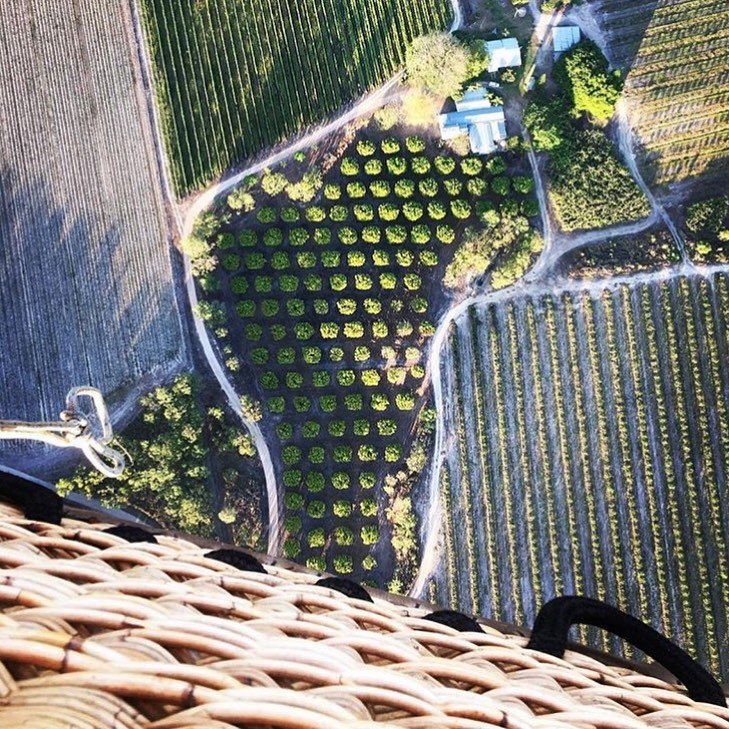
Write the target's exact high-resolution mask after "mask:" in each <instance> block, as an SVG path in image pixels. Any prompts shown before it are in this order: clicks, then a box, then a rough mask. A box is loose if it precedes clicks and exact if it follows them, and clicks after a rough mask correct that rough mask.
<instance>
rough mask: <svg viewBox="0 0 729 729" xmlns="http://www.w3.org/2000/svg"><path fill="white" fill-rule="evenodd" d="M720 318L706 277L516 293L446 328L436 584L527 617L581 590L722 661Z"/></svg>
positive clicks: (726, 406)
mask: <svg viewBox="0 0 729 729" xmlns="http://www.w3.org/2000/svg"><path fill="white" fill-rule="evenodd" d="M537 321H539V324H537ZM728 325H729V285H728V284H727V279H726V277H725V276H723V275H717V276H715V277H713V278H711V279H708V280H707V279H703V278H699V277H696V278H692V279H686V278H674V279H670V280H669V281H668V282H664V283H653V284H640V285H636V286H632V287H630V286H627V285H626V286H621V287H619V288H616V289H609V290H606V291H605V292H604V293H603V294H602V295H601V296H599V297H594V296H593V295H591V294H588V293H569V292H568V293H565V294H562V295H560V296H553V295H549V296H542V297H539V298H536V299H535V298H530V297H523V298H520V299H516V300H513V301H510V302H505V303H500V304H491V305H489V306H487V307H485V308H483V309H479V310H477V311H475V312H473V313H472V314H471V320H470V322H468V323H467V325H464V324H461V325H459V327H458V328H457V329H456V330H454V338H453V339H452V343H451V350H450V352H451V357H452V358H453V368H452V372H453V375H452V383H451V384H450V385H449V387H452V388H453V391H454V395H455V423H456V425H457V432H458V436H459V438H458V442H457V443H456V444H455V446H454V448H455V453H452V454H451V455H450V456H449V464H450V469H449V470H448V472H447V476H446V477H444V487H445V488H446V491H445V502H446V504H447V506H448V509H447V512H446V519H447V522H448V523H447V524H446V526H445V534H446V537H447V538H446V550H445V555H444V560H445V562H446V563H447V564H449V565H450V568H449V570H448V571H447V574H446V575H445V578H444V581H443V582H441V584H440V585H439V591H440V594H441V595H445V594H448V595H450V596H452V597H457V599H458V603H457V604H458V605H459V606H460V608H461V609H463V610H476V611H479V612H483V611H485V610H488V611H489V614H492V615H495V616H497V617H499V618H500V619H504V620H524V621H526V622H529V621H530V620H532V619H533V617H534V612H535V610H536V607H537V606H538V605H539V604H540V603H541V602H542V601H543V600H545V599H549V598H550V597H552V596H553V595H555V594H560V593H563V592H587V593H589V594H591V595H594V596H595V597H598V598H602V599H607V600H608V601H611V602H614V603H617V604H621V605H625V606H627V607H628V608H629V609H630V611H631V612H632V613H634V614H636V615H640V616H641V617H642V618H643V619H646V620H648V621H649V622H651V623H652V624H654V625H656V626H658V627H660V629H661V630H663V631H664V632H665V633H666V634H668V635H670V636H673V637H675V638H676V639H677V640H679V641H681V642H682V643H683V644H684V645H686V646H687V647H689V648H690V649H691V650H692V652H693V653H694V654H696V655H698V656H700V657H701V659H702V660H703V661H705V662H706V663H707V664H710V665H712V667H713V668H714V670H717V671H722V672H724V673H725V674H726V673H727V672H729V662H728V661H727V660H726V658H725V657H722V656H721V655H720V652H719V651H717V650H716V645H717V641H718V640H719V638H718V636H720V635H722V634H723V631H724V630H725V629H726V625H727V622H728V621H729V615H728V614H727V611H726V609H725V607H720V602H721V598H720V593H721V585H722V584H724V581H725V580H726V578H727V570H729V564H728V563H727V557H726V553H727V530H726V524H727V523H729V522H727V512H726V509H725V506H724V502H723V499H725V497H726V491H727V486H728V484H727V480H726V478H725V473H726V471H725V469H726V467H727V466H728V465H729V403H728V402H727V399H726V394H725V393H726V392H727V391H728V390H727V388H728V386H729V380H728V379H727V377H728V376H727V374H726V372H724V371H723V369H722V367H721V362H722V357H723V356H725V355H726V348H727V345H726V338H725V337H726V333H727V331H728V329H727V326H728ZM474 355H475V356H474ZM475 484H478V485H479V488H477V489H476V488H475V486H474V485H475ZM657 586H659V587H657ZM582 637H583V638H584V639H587V640H589V641H590V642H596V641H600V640H604V638H599V637H598V635H597V634H596V633H595V632H594V631H589V630H588V631H583V634H582ZM598 644H601V643H599V642H598ZM601 645H603V646H605V644H604V643H602V644H601ZM617 648H618V646H617V645H612V646H611V649H613V650H614V649H617Z"/></svg>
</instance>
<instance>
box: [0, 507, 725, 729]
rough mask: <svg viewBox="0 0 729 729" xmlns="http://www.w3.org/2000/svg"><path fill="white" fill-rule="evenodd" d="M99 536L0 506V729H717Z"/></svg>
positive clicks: (638, 684) (181, 557)
mask: <svg viewBox="0 0 729 729" xmlns="http://www.w3.org/2000/svg"><path fill="white" fill-rule="evenodd" d="M105 526H108V525H100V524H89V523H86V522H81V521H72V520H68V519H67V520H64V521H63V523H62V525H61V526H54V525H50V524H45V523H42V522H32V521H26V520H25V519H24V518H23V517H22V514H21V513H20V512H18V511H15V510H14V509H13V508H11V507H7V506H0V600H1V603H0V604H1V605H2V612H1V613H0V729H6V728H9V727H20V726H23V727H26V726H27V727H40V728H43V729H45V728H48V729H57V728H60V727H64V728H67V727H74V728H75V727H83V728H84V729H86V728H89V729H91V728H94V729H95V728H96V727H99V728H102V727H103V728H104V729H107V728H108V727H125V728H130V729H131V728H132V727H134V728H136V727H147V728H149V729H183V728H185V729H187V728H190V729H192V728H193V727H194V728H196V729H199V728H202V727H206V728H210V729H223V728H224V727H225V728H227V727H241V726H276V727H312V728H314V727H315V728H316V729H320V728H325V727H335V726H351V727H366V726H371V725H374V723H377V724H378V726H381V725H382V724H383V723H384V724H385V725H387V724H389V725H393V726H400V727H436V728H437V727H463V728H464V729H466V728H467V727H482V726H492V725H493V726H501V727H513V728H514V729H519V728H521V727H524V728H526V727H543V728H544V729H552V728H553V727H554V728H555V729H556V727H567V726H570V727H574V726H579V727H604V728H605V729H608V728H613V727H615V728H618V727H625V728H626V729H628V728H631V727H636V728H637V727H643V726H647V725H649V726H653V727H661V728H662V729H669V728H670V729H673V727H675V728H676V729H678V728H679V727H687V726H695V727H717V729H719V728H721V729H729V711H728V710H726V709H723V708H720V707H717V706H713V705H709V704H701V703H695V702H693V701H692V700H690V699H689V698H688V697H687V696H686V695H685V692H683V691H682V690H681V689H680V688H679V687H677V686H675V685H672V684H668V683H664V682H662V681H660V680H658V679H656V678H653V677H650V676H648V675H645V674H642V673H639V672H634V671H631V670H629V669H626V668H615V667H610V666H607V665H605V664H603V663H600V662H599V661H597V660H595V659H593V658H591V657H588V656H586V655H583V654H582V653H578V652H568V653H567V654H566V655H565V658H564V659H557V658H554V657H552V656H549V655H546V654H543V653H539V652H536V651H531V650H527V649H526V648H525V645H526V639H525V638H523V637H520V636H518V635H507V634H504V633H503V632H500V631H499V630H497V629H495V628H494V627H492V626H488V625H483V626H482V627H483V630H484V631H485V632H483V633H477V632H469V633H464V632H457V631H456V630H454V629H452V628H449V627H447V626H445V625H441V624H438V623H435V622H432V621H428V620H424V619H423V616H424V615H425V614H426V613H427V612H428V611H427V610H424V609H418V608H415V607H407V606H403V605H399V604H393V603H391V602H390V601H387V600H384V599H381V598H379V597H377V596H375V597H374V602H369V601H365V600H360V599H356V598H351V597H346V596H345V595H343V594H341V593H340V592H336V591H332V590H331V589H329V588H326V587H322V586H317V585H315V584H314V583H315V582H316V580H317V579H318V578H317V576H316V575H313V574H308V573H305V572H292V571H289V570H287V569H283V568H281V567H279V566H274V565H266V566H265V568H266V573H265V574H264V573H260V572H246V571H242V570H239V569H236V568H235V567H232V566H230V565H228V564H225V563H223V562H220V561H217V560H213V559H209V558H206V557H205V553H206V551H207V550H206V549H204V548H201V547H200V546H198V545H196V544H194V543H192V542H189V541H186V540H183V539H179V538H175V537H170V536H164V535H158V536H157V540H158V542H159V543H158V544H154V543H146V542H134V543H129V542H127V541H126V540H125V539H123V538H121V537H119V536H114V535H112V534H108V533H104V532H103V531H102V529H103V528H105Z"/></svg>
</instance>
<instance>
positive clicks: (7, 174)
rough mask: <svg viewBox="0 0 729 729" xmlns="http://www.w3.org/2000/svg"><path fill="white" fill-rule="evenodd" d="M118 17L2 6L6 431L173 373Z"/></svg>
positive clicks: (147, 156) (145, 165)
mask: <svg viewBox="0 0 729 729" xmlns="http://www.w3.org/2000/svg"><path fill="white" fill-rule="evenodd" d="M126 12H127V3H125V2H122V1H121V0H80V1H79V2H75V3H73V8H70V7H69V6H68V4H59V3H45V2H33V3H1V4H0V160H2V167H1V168H0V291H2V295H0V308H1V312H2V313H1V314H0V372H2V375H3V376H2V382H1V383H0V416H2V417H17V418H24V419H25V418H27V419H31V418H32V419H38V418H41V419H48V418H53V419H55V418H56V417H57V416H58V411H59V409H60V407H61V406H62V405H63V402H64V397H65V394H66V391H67V390H68V389H69V388H70V387H71V386H74V385H81V384H90V385H95V386H97V387H100V388H102V389H103V390H104V391H105V392H106V393H107V394H113V395H115V396H119V397H121V395H123V394H124V392H125V390H126V389H127V388H129V387H131V386H133V385H134V384H135V383H137V382H139V380H140V379H142V378H145V379H146V381H147V382H152V381H154V380H155V379H156V378H157V377H160V376H162V375H164V374H165V373H169V372H172V371H174V370H176V369H178V368H179V367H180V364H181V354H180V353H181V351H182V338H181V332H180V323H179V317H178V311H177V305H176V301H175V296H174V291H173V286H172V272H171V264H170V253H169V248H168V241H167V234H166V230H165V221H164V215H163V209H162V198H161V193H160V190H159V187H158V178H157V167H156V161H155V158H154V155H153V153H152V152H151V151H149V150H150V146H149V145H148V144H147V140H148V135H149V130H148V125H147V118H146V110H145V108H144V105H143V101H141V100H140V97H139V96H138V88H137V85H136V83H135V76H136V77H137V78H138V72H137V69H136V66H135V53H136V51H135V50H134V48H133V45H132V43H131V39H130V38H129V37H128V35H127V31H126V28H127V27H128V25H127V20H128V19H127V17H126ZM117 399H118V398H117ZM12 448H13V446H10V445H7V444H6V445H3V447H2V454H3V455H2V459H3V461H7V458H6V457H5V455H6V454H7V453H8V452H9V449H12Z"/></svg>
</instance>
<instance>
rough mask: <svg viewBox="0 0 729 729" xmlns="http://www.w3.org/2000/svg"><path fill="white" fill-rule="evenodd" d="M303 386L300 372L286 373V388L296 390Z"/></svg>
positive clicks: (302, 377)
mask: <svg viewBox="0 0 729 729" xmlns="http://www.w3.org/2000/svg"><path fill="white" fill-rule="evenodd" d="M303 384H304V376H303V375H302V374H301V373H300V372H287V373H286V387H288V388H289V390H298V389H299V388H300V387H301V386H302V385H303Z"/></svg>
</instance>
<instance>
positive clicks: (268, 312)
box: [261, 299, 279, 316]
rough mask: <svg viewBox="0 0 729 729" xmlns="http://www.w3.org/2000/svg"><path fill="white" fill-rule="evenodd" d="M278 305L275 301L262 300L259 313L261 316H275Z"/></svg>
mask: <svg viewBox="0 0 729 729" xmlns="http://www.w3.org/2000/svg"><path fill="white" fill-rule="evenodd" d="M278 310H279V304H278V301H276V300H275V299H264V300H263V301H262V302H261V312H262V313H263V316H276V314H278Z"/></svg>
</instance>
